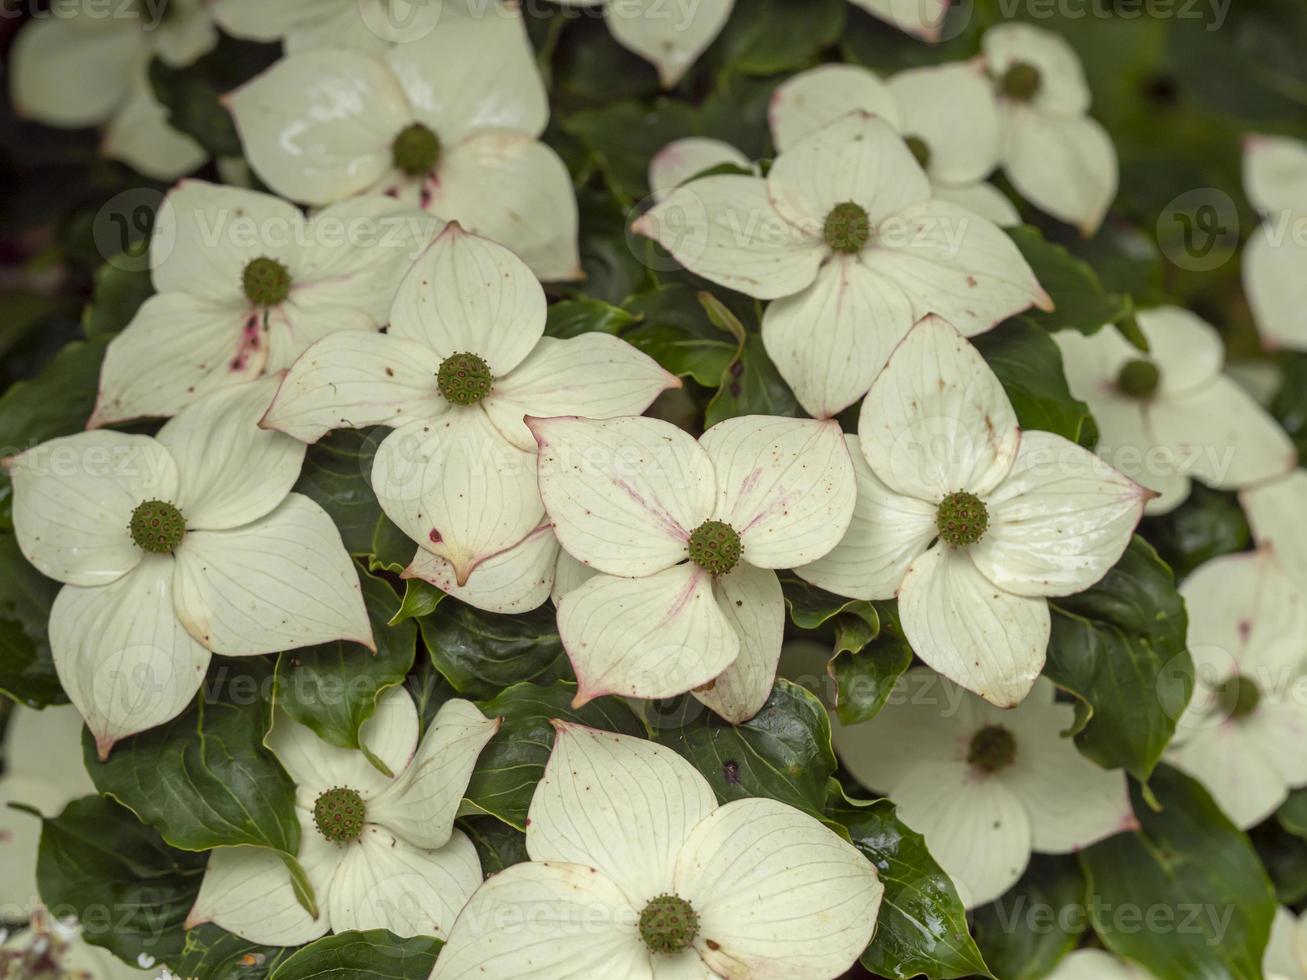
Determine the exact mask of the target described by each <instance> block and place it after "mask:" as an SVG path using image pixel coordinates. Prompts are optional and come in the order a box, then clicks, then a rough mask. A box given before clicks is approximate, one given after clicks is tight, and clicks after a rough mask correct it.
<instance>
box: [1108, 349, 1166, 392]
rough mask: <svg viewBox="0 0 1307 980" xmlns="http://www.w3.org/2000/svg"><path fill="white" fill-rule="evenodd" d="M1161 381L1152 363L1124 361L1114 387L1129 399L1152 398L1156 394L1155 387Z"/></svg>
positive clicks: (1159, 373) (1159, 374) (1139, 360)
mask: <svg viewBox="0 0 1307 980" xmlns="http://www.w3.org/2000/svg"><path fill="white" fill-rule="evenodd" d="M1161 380H1162V372H1161V371H1159V370H1158V369H1157V365H1156V364H1154V363H1153V362H1152V361H1145V360H1144V359H1143V358H1137V359H1135V360H1133V361H1126V362H1125V364H1123V365H1122V366H1121V372H1120V373H1119V374H1118V375H1117V376H1116V387H1117V389H1118V390H1119V391H1120V392H1121V394H1123V395H1128V396H1130V397H1131V398H1152V397H1153V395H1155V394H1157V386H1158V384H1159V383H1160V382H1161Z"/></svg>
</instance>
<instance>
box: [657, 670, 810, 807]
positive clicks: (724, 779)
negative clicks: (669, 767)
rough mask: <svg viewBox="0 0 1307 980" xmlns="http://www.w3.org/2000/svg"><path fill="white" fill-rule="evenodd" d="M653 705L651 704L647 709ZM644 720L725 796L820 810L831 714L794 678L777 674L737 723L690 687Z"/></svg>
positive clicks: (663, 740)
mask: <svg viewBox="0 0 1307 980" xmlns="http://www.w3.org/2000/svg"><path fill="white" fill-rule="evenodd" d="M657 709H658V706H657V705H656V704H651V705H650V710H651V712H652V711H654V710H657ZM646 721H648V722H650V723H651V724H652V725H653V726H654V737H655V738H656V739H657V740H658V741H660V742H663V743H665V744H666V745H669V746H670V747H671V748H673V749H675V750H676V751H677V752H678V753H680V754H681V755H682V756H683V757H685V758H686V759H687V760H689V761H690V762H691V763H692V764H693V765H694V767H695V768H696V769H698V770H699V772H701V773H702V774H703V776H704V778H705V779H707V780H708V783H709V785H711V786H712V788H713V791H714V792H716V794H717V798H718V799H719V800H721V801H722V802H723V803H728V802H730V801H731V800H740V799H745V798H747V797H751V796H765V797H769V798H770V799H773V800H780V801H781V802H782V803H788V804H789V805H790V806H793V807H797V808H798V809H800V810H804V811H806V812H808V813H811V814H813V815H814V816H817V817H820V816H822V815H823V810H824V808H825V803H826V797H827V790H828V787H829V781H830V777H831V775H832V774H833V773H834V772H835V753H834V750H833V749H832V748H831V736H830V718H829V717H828V716H827V714H826V709H825V708H824V707H823V706H822V703H821V702H820V701H819V700H817V698H816V697H815V696H814V695H813V694H811V693H810V692H808V691H807V690H805V689H804V688H802V687H799V686H798V685H797V684H792V683H790V682H789V681H787V680H784V679H782V678H778V679H777V681H776V686H775V687H774V688H773V689H772V693H771V697H770V698H768V700H767V703H766V704H765V705H764V706H763V708H762V710H761V711H759V712H758V713H757V714H756V715H754V716H753V717H752V718H750V719H749V720H748V721H746V722H745V723H744V724H742V725H731V724H729V723H728V722H725V721H722V720H721V719H720V718H718V717H717V716H716V715H715V714H713V713H712V712H711V711H709V710H708V709H707V708H705V707H704V706H703V705H701V704H700V703H699V702H698V701H696V700H695V699H694V698H693V697H691V696H690V695H688V694H686V695H682V696H681V697H680V698H677V699H676V700H674V701H673V702H671V703H670V705H669V706H668V707H667V708H666V709H665V710H658V713H657V717H652V716H646Z"/></svg>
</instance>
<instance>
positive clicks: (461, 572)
mask: <svg viewBox="0 0 1307 980" xmlns="http://www.w3.org/2000/svg"><path fill="white" fill-rule="evenodd" d="M535 470H536V460H535V456H534V455H533V454H531V453H528V452H523V451H522V450H520V449H518V448H517V447H516V446H514V445H513V444H512V443H510V442H508V441H507V440H505V439H504V437H503V436H502V435H500V434H499V430H498V429H496V428H495V427H494V425H493V424H492V423H491V421H490V419H489V418H488V417H487V415H486V413H485V412H484V411H483V410H482V409H481V408H480V407H479V406H476V405H470V406H454V407H453V408H452V409H451V410H450V411H448V412H446V413H445V414H444V415H442V416H441V417H440V418H439V419H435V420H432V421H430V422H410V423H408V424H407V425H405V426H403V427H402V428H399V429H396V430H395V431H394V432H392V433H391V434H390V436H389V437H388V438H387V439H386V441H385V442H383V443H382V444H381V446H380V448H379V449H378V450H377V455H376V458H375V459H374V460H373V464H372V489H373V490H374V491H375V492H376V495H377V500H378V501H379V502H380V504H381V507H382V509H383V510H384V511H385V512H386V515H387V516H388V517H389V518H390V519H391V520H392V521H394V522H395V524H397V525H398V526H399V528H400V529H401V530H402V531H403V532H404V533H405V534H407V535H408V536H409V537H410V538H412V539H413V540H414V541H416V542H417V543H418V544H419V545H421V546H422V547H423V548H425V549H426V550H428V551H430V552H431V553H432V554H434V555H439V556H440V557H442V558H444V559H446V560H447V561H449V562H450V564H452V565H453V566H454V571H455V575H456V578H457V581H458V582H459V583H460V584H466V583H467V581H468V576H470V575H471V574H472V572H473V571H474V570H475V569H476V568H477V566H478V565H480V564H481V563H482V562H483V561H485V560H486V559H488V558H491V557H493V556H494V555H497V554H499V553H500V552H501V551H504V550H506V549H508V548H511V547H513V546H514V545H516V544H518V543H519V542H520V541H521V540H522V539H523V538H525V537H526V536H527V535H528V534H530V533H531V532H532V531H533V530H535V529H536V528H537V527H539V526H540V524H541V520H542V518H543V517H544V506H543V504H541V502H540V491H539V489H538V487H537V483H536V472H535Z"/></svg>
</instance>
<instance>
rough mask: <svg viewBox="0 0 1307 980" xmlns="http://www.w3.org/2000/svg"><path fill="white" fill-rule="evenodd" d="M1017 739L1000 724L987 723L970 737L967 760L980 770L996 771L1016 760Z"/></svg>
mask: <svg viewBox="0 0 1307 980" xmlns="http://www.w3.org/2000/svg"><path fill="white" fill-rule="evenodd" d="M1016 757H1017V740H1016V739H1015V738H1013V737H1012V733H1011V732H1010V731H1008V730H1007V729H1006V728H1004V727H1003V726H1002V725H987V726H985V727H984V728H982V729H981V730H980V731H978V732H976V734H975V735H974V736H973V737H972V739H971V750H970V751H969V752H968V753H967V762H968V763H969V764H970V765H971V766H973V767H974V768H976V769H979V770H980V771H981V772H998V771H999V770H1000V769H1006V768H1007V767H1008V766H1010V765H1012V763H1013V762H1014V761H1015V760H1016Z"/></svg>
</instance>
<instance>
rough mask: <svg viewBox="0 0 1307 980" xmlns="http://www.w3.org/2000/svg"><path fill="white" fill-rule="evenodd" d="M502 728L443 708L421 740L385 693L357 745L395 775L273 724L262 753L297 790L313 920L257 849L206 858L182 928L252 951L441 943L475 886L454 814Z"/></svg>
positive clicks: (412, 716) (457, 706) (401, 700)
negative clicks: (348, 936) (227, 936)
mask: <svg viewBox="0 0 1307 980" xmlns="http://www.w3.org/2000/svg"><path fill="white" fill-rule="evenodd" d="M498 730H499V721H498V719H495V720H491V719H488V718H486V717H485V716H484V715H482V714H481V712H480V711H478V710H477V708H476V706H475V705H473V704H472V703H471V702H470V701H462V700H453V701H447V702H445V704H443V705H442V706H441V708H440V710H439V712H437V714H436V717H435V718H434V719H433V720H432V722H431V724H430V727H428V728H427V731H426V734H425V735H423V736H422V738H421V740H419V738H418V732H419V721H418V713H417V708H416V707H415V706H414V704H413V699H412V697H410V696H409V694H408V692H407V691H405V690H404V688H403V687H393V688H390V689H389V690H387V691H386V692H385V693H383V694H382V695H381V697H380V698H379V699H378V700H377V706H376V713H375V714H374V715H373V716H372V717H371V718H369V719H368V721H367V722H365V723H364V725H363V729H362V731H361V732H360V736H361V740H362V742H363V744H364V745H366V746H367V747H368V750H369V751H370V752H372V753H373V755H374V756H375V757H376V758H377V759H378V760H379V761H381V762H382V763H384V764H385V766H386V767H387V768H388V769H389V770H390V771H391V773H393V775H383V774H382V773H381V772H380V771H379V770H378V769H377V768H375V766H374V765H373V764H372V763H371V762H369V761H368V759H367V757H366V756H365V755H364V754H363V753H362V752H360V751H357V750H355V749H344V748H340V747H338V746H335V745H331V744H329V743H327V742H324V741H323V740H322V739H321V738H319V737H318V736H317V735H315V734H314V733H313V732H312V731H311V730H310V729H309V728H307V727H305V726H304V725H301V724H299V723H298V722H296V721H292V720H291V719H290V718H289V717H287V716H285V715H278V717H277V719H276V722H275V724H274V725H273V728H272V732H271V733H270V734H269V735H268V747H269V748H270V749H271V750H272V751H273V752H274V753H275V754H276V756H277V758H278V759H279V760H281V763H282V765H284V766H285V767H286V770H287V771H288V772H289V773H290V775H291V778H292V779H293V780H294V781H295V814H296V818H297V819H298V821H299V825H300V850H299V862H300V865H301V866H302V867H303V869H304V871H305V873H306V874H307V876H308V879H309V882H310V884H311V885H312V886H313V891H314V898H315V902H316V904H317V906H318V915H317V917H316V918H315V917H313V916H312V915H310V914H309V912H308V911H306V910H305V908H304V906H303V905H302V904H301V902H300V900H299V899H298V898H297V897H296V894H295V890H294V888H293V887H292V885H291V879H290V876H289V874H288V872H287V870H286V866H285V865H284V864H283V863H282V860H281V858H279V857H278V856H277V855H276V854H275V853H274V852H272V851H269V850H267V849H266V848H252V847H224V848H219V849H217V850H215V851H214V852H213V856H212V857H211V858H210V859H209V866H208V868H207V869H206V871H205V874H204V881H203V883H202V884H201V886H200V893H199V895H198V896H197V897H196V900H195V905H194V907H193V908H192V909H191V913H190V916H189V918H188V919H187V927H188V928H190V927H193V926H196V925H199V924H200V923H203V922H213V923H216V924H217V925H219V926H222V927H223V928H224V929H226V930H227V931H229V932H234V933H236V935H238V936H242V937H244V938H245V939H248V940H250V941H251V942H256V943H264V944H268V945H275V946H299V945H302V944H304V943H308V942H312V941H313V940H314V939H317V938H318V937H319V936H322V935H324V934H326V933H327V932H328V931H335V932H346V931H349V930H353V929H359V930H366V929H387V930H389V931H390V932H392V933H394V934H395V935H397V936H436V937H438V938H442V939H443V938H444V937H445V936H446V935H448V933H449V928H450V926H451V925H453V922H454V918H455V916H457V915H458V912H459V909H461V908H462V907H463V906H464V904H465V903H466V902H467V900H468V898H469V897H470V896H471V895H472V893H473V892H474V891H476V889H477V886H478V885H480V884H481V862H480V860H479V859H478V857H477V853H476V848H475V847H473V845H472V842H471V840H469V839H468V837H467V835H466V834H464V833H463V832H462V831H461V830H456V829H455V828H454V817H455V815H456V814H457V812H458V806H459V803H460V802H461V801H462V798H463V792H464V790H466V789H467V784H468V781H469V780H470V779H471V778H472V770H473V768H474V767H475V765H476V760H477V756H478V755H480V754H481V750H482V749H483V748H485V745H486V743H487V742H489V741H490V739H491V738H493V737H494V734H495V732H496V731H498Z"/></svg>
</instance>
